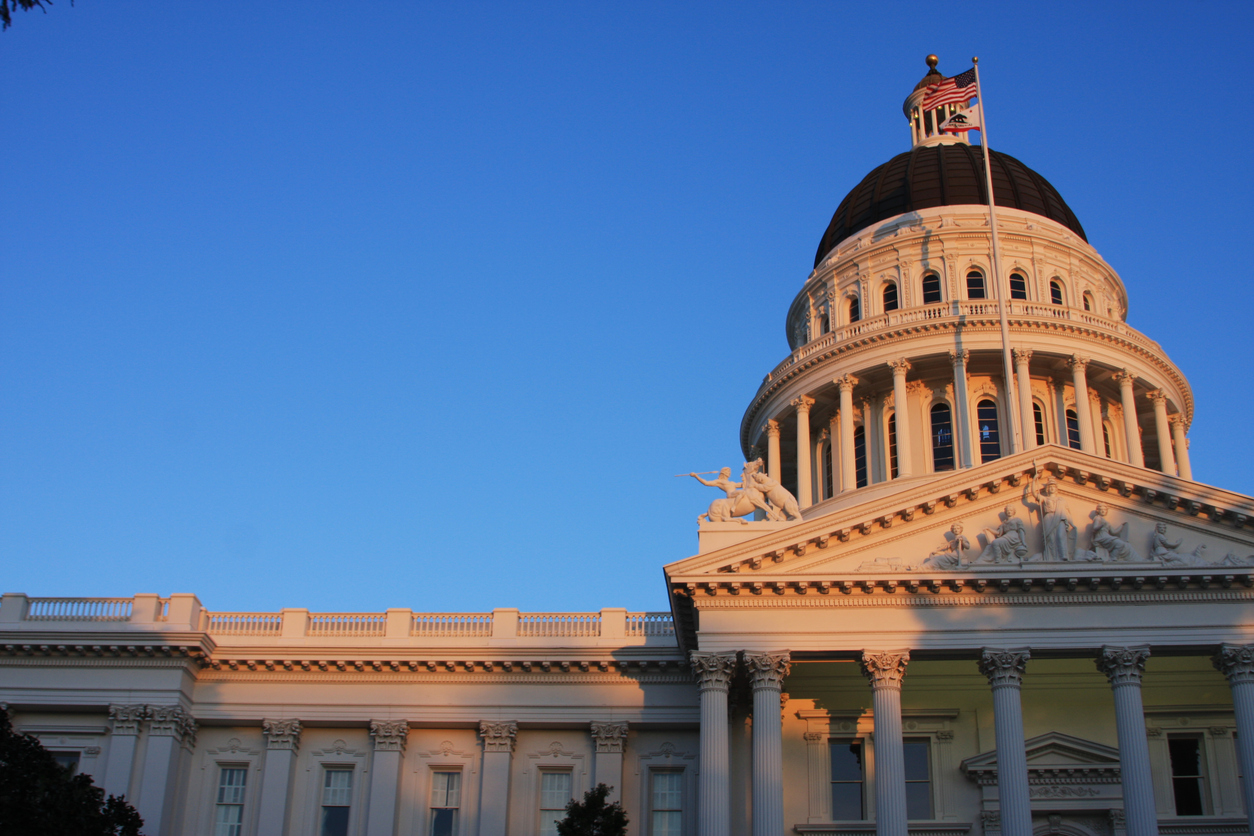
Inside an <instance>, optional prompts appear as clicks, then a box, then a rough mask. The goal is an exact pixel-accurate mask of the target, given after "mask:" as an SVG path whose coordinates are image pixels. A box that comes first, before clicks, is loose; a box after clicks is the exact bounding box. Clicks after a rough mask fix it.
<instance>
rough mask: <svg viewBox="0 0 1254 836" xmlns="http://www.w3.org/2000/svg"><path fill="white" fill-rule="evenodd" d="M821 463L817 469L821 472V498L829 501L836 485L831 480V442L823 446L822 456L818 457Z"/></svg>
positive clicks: (834, 492) (834, 493) (833, 494)
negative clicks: (820, 469) (819, 468)
mask: <svg viewBox="0 0 1254 836" xmlns="http://www.w3.org/2000/svg"><path fill="white" fill-rule="evenodd" d="M820 458H821V459H822V461H821V462H820V464H819V467H821V468H822V470H823V496H825V497H826V498H828V499H831V498H832V497H833V496H835V495H836V485H835V482H834V480H833V478H832V442H831V441H828V442H826V443H825V444H824V445H823V455H822V456H821V457H820Z"/></svg>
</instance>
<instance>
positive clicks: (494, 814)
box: [479, 720, 518, 836]
mask: <svg viewBox="0 0 1254 836" xmlns="http://www.w3.org/2000/svg"><path fill="white" fill-rule="evenodd" d="M479 736H480V737H482V738H483V783H482V787H483V789H482V793H483V794H482V798H483V801H482V803H481V804H480V807H479V833H480V834H481V836H504V834H506V833H507V831H508V829H509V789H510V787H509V772H510V769H509V767H510V759H511V758H512V757H513V754H514V741H515V739H516V738H517V736H518V723H516V722H514V721H512V720H484V721H482V722H481V723H479Z"/></svg>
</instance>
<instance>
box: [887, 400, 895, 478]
mask: <svg viewBox="0 0 1254 836" xmlns="http://www.w3.org/2000/svg"><path fill="white" fill-rule="evenodd" d="M888 474H889V477H890V478H892V479H896V478H897V413H896V412H894V413H893V414H892V415H889V416H888Z"/></svg>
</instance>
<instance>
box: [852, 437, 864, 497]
mask: <svg viewBox="0 0 1254 836" xmlns="http://www.w3.org/2000/svg"><path fill="white" fill-rule="evenodd" d="M853 474H854V484H855V486H856V487H859V488H865V487H866V427H865V426H862V427H858V428H856V429H855V430H854V431H853Z"/></svg>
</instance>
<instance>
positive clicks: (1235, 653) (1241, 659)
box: [1211, 644, 1254, 684]
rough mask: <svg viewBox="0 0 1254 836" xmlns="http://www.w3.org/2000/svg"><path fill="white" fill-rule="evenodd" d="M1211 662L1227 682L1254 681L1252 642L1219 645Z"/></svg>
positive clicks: (1253, 645)
mask: <svg viewBox="0 0 1254 836" xmlns="http://www.w3.org/2000/svg"><path fill="white" fill-rule="evenodd" d="M1211 662H1213V663H1214V665H1215V669H1216V670H1217V671H1219V672H1220V673H1222V674H1223V675H1224V676H1225V677H1227V679H1228V682H1229V683H1232V684H1236V683H1238V682H1254V644H1225V645H1220V647H1219V652H1218V653H1216V654H1215V655H1214V657H1213V658H1212V659H1211Z"/></svg>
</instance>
